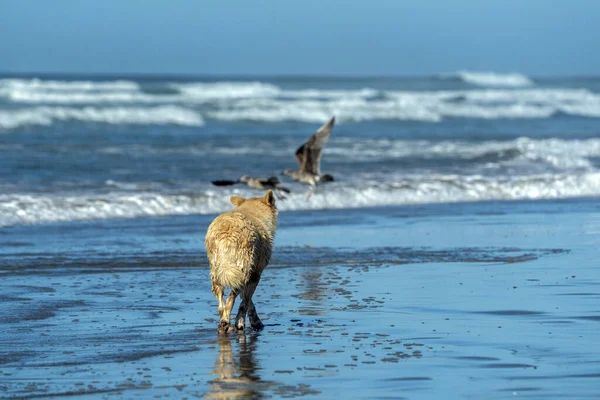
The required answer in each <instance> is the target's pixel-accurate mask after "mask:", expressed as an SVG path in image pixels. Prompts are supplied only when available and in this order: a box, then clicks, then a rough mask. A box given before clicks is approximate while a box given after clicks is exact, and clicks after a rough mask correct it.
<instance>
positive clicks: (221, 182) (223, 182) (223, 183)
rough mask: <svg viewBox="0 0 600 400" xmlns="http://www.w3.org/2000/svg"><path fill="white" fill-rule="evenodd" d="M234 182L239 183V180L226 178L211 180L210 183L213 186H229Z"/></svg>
mask: <svg viewBox="0 0 600 400" xmlns="http://www.w3.org/2000/svg"><path fill="white" fill-rule="evenodd" d="M236 183H239V182H238V181H228V180H219V181H212V184H213V185H215V186H231V185H235V184H236Z"/></svg>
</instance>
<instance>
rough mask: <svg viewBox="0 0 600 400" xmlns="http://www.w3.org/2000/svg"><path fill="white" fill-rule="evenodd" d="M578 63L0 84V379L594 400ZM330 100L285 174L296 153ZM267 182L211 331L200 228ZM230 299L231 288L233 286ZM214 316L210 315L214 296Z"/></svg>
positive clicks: (585, 108) (218, 393) (50, 394)
mask: <svg viewBox="0 0 600 400" xmlns="http://www.w3.org/2000/svg"><path fill="white" fill-rule="evenodd" d="M599 93H600V79H598V78H595V77H586V76H574V77H559V78H550V77H545V78H544V77H535V76H533V77H532V76H526V75H523V74H520V73H510V74H506V73H505V74H502V73H493V72H482V71H479V72H478V71H457V72H454V73H449V74H438V75H432V76H422V77H371V78H370V77H362V78H351V77H333V76H325V77H317V76H263V77H242V76H225V75H223V76H219V77H218V78H216V77H202V76H196V77H194V76H161V75H157V76H145V75H137V76H136V75H132V76H126V75H123V76H121V75H119V76H115V75H113V76H93V75H90V76H84V75H67V74H63V75H27V74H21V75H1V76H0V172H1V173H0V289H1V290H0V297H1V301H0V397H1V398H7V399H35V398H48V399H49V398H63V397H67V396H68V397H73V398H78V399H79V398H81V399H94V400H95V399H105V398H106V399H109V398H110V399H112V398H120V399H132V398H133V399H135V398H141V399H146V398H175V399H192V398H291V397H307V398H316V399H330V398H336V397H340V398H348V399H384V398H386V399H387V398H393V399H402V398H405V399H427V400H429V399H439V398H444V399H452V398H456V399H504V398H515V397H526V398H534V399H544V400H545V399H552V398H568V399H572V398H577V399H583V398H597V397H598V387H599V385H598V382H599V378H600V368H599V367H598V366H599V365H600V353H599V352H598V351H597V350H596V349H597V348H598V347H599V345H600V333H598V332H599V330H598V323H599V322H600V311H599V308H598V298H599V297H600V291H599V290H598V287H599V286H598V285H599V284H600V272H598V271H599V270H598V268H597V260H598V259H599V255H600V254H599V250H598V249H599V248H600V246H599V244H600V139H598V137H599V134H600V132H599V131H598V126H599V125H598V118H599V117H600V94H599ZM332 116H335V117H336V123H335V126H334V128H333V131H332V133H331V135H330V137H329V141H328V142H327V144H326V145H325V146H324V147H323V149H322V154H321V174H330V175H332V176H333V177H334V181H333V182H328V183H324V184H319V185H317V187H316V189H315V190H314V193H313V194H312V196H311V198H310V201H307V199H306V197H307V192H308V187H307V186H306V185H303V184H300V183H298V182H295V181H293V180H291V179H289V178H288V177H286V176H285V175H282V173H283V171H284V170H286V169H290V168H292V169H293V168H297V167H298V164H297V162H296V159H295V153H296V151H297V149H298V148H299V146H301V145H302V144H303V143H305V142H306V141H307V140H308V139H309V137H310V136H311V135H312V134H313V133H314V132H315V131H316V130H317V129H318V127H319V126H321V125H322V124H323V123H325V122H326V121H328V120H329V119H330V118H331V117H332ZM242 175H249V176H251V177H263V178H269V177H276V178H278V179H279V180H280V181H281V185H282V186H284V187H286V188H288V189H289V190H290V193H289V194H286V195H285V198H278V199H277V207H278V210H279V226H278V230H277V235H276V238H275V243H274V246H275V247H274V253H273V257H272V260H271V263H270V265H269V266H268V267H267V269H266V270H265V271H264V273H263V275H262V278H261V282H260V284H259V286H258V289H257V291H256V293H255V295H254V302H255V303H256V306H257V311H258V314H259V315H260V317H261V319H262V320H263V322H264V323H265V324H266V326H265V328H264V330H262V331H260V332H255V331H252V330H248V331H246V332H240V333H238V332H229V333H228V334H227V335H219V334H218V333H217V325H218V312H217V300H216V299H215V298H214V296H213V295H212V293H211V284H210V278H209V270H208V260H207V257H206V252H205V248H204V235H205V233H206V229H207V227H208V225H209V224H210V222H211V221H212V220H213V219H214V218H215V216H216V215H218V214H219V213H222V212H225V211H228V210H231V209H232V208H233V205H232V204H231V202H230V197H231V196H234V195H235V196H243V197H255V196H264V191H260V190H253V189H251V188H249V187H248V186H245V185H242V184H234V185H232V186H215V185H213V184H212V183H211V182H212V181H215V180H229V181H232V182H235V181H236V180H238V179H239V178H240V177H241V176H242ZM238 305H239V299H238ZM235 310H236V309H234V311H235Z"/></svg>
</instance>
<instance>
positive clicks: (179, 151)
mask: <svg viewBox="0 0 600 400" xmlns="http://www.w3.org/2000/svg"><path fill="white" fill-rule="evenodd" d="M331 116H336V118H337V124H336V126H335V128H334V131H333V134H332V136H331V139H330V141H329V143H328V144H327V146H326V148H325V150H324V153H323V158H322V172H323V173H330V174H332V175H333V176H334V177H335V178H336V181H335V182H333V183H331V184H327V185H322V186H320V187H319V189H318V190H317V191H316V193H315V196H314V198H312V199H311V200H310V201H308V202H307V201H306V200H305V197H306V187H303V186H301V185H300V184H296V183H293V182H289V181H288V180H287V179H286V177H283V176H281V172H282V171H283V170H284V169H286V168H295V167H296V161H295V159H294V152H295V150H296V148H297V147H298V146H300V145H301V144H302V143H303V142H304V141H305V140H306V139H307V138H308V137H309V136H310V135H312V133H314V131H315V130H316V129H317V128H318V127H319V126H320V125H321V124H322V123H324V122H326V121H327V120H328V119H329V118H330V117H331ZM599 122H600V78H585V77H580V78H578V77H576V78H556V79H551V78H543V79H542V78H539V79H538V78H530V77H527V76H524V75H521V74H493V73H483V72H479V73H478V72H466V71H461V72H457V73H453V74H440V75H439V76H433V77H426V78H334V77H331V78H324V77H321V78H317V77H315V78H295V77H284V78H278V77H272V78H235V77H220V78H219V79H218V80H217V79H215V78H194V79H192V78H190V79H184V78H167V77H165V78H161V77H148V78H146V77H118V78H117V77H110V78H107V77H86V76H60V77H42V78H39V77H14V76H13V77H0V171H2V178H1V179H0V226H13V225H19V224H35V223H45V222H57V221H63V222H68V221H76V220H88V219H113V218H133V217H139V216H156V215H173V214H211V213H217V212H222V211H224V210H227V209H228V207H229V200H228V197H229V195H231V194H232V193H236V194H241V195H246V196H250V195H252V194H253V193H255V192H252V191H250V190H249V189H245V188H243V187H235V186H234V187H229V188H221V187H215V186H213V185H211V183H210V182H211V181H212V180H215V179H234V180H235V179H237V178H238V177H239V176H241V175H252V176H259V177H260V176H264V177H268V176H278V177H279V178H280V179H281V181H282V182H283V183H284V184H285V185H287V186H289V188H290V189H291V190H292V194H291V195H290V196H289V197H288V198H287V199H286V200H285V201H281V202H280V205H279V207H280V209H281V210H303V209H330V208H357V207H369V206H384V205H403V204H424V203H446V202H460V201H482V200H519V199H561V198H571V197H586V196H598V195H599V194H600V136H599V135H600V123H599Z"/></svg>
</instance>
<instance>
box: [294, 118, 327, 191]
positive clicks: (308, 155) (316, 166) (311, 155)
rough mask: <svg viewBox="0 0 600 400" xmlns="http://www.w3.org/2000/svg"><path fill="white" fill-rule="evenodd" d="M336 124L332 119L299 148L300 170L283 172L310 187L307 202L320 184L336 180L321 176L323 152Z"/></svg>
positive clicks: (297, 156) (297, 152) (297, 159)
mask: <svg viewBox="0 0 600 400" xmlns="http://www.w3.org/2000/svg"><path fill="white" fill-rule="evenodd" d="M334 124H335V117H332V118H331V119H330V120H329V121H328V122H327V123H326V124H324V125H323V126H321V127H320V128H319V129H318V130H317V132H315V134H314V135H312V136H311V137H310V139H308V140H307V141H306V143H304V144H303V145H302V146H300V147H298V150H296V161H298V170H294V169H286V170H285V171H283V173H284V174H285V175H288V176H290V177H292V179H295V180H297V181H298V182H301V183H305V184H307V185H310V190H309V192H308V194H307V196H306V200H309V199H310V196H311V195H312V193H313V192H314V191H315V188H316V186H317V184H318V183H325V182H332V181H333V180H334V179H333V176H331V175H329V174H325V175H321V151H322V149H323V146H325V144H326V143H327V141H328V140H329V135H330V134H331V130H332V129H333V125H334Z"/></svg>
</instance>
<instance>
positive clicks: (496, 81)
mask: <svg viewBox="0 0 600 400" xmlns="http://www.w3.org/2000/svg"><path fill="white" fill-rule="evenodd" d="M443 77H452V78H456V79H459V80H461V81H463V82H466V83H470V84H472V85H477V86H504V87H524V86H532V85H533V84H534V83H533V81H532V80H531V79H530V78H528V77H527V76H525V75H523V74H519V73H516V72H513V73H506V74H501V73H497V72H487V71H466V70H462V71H457V72H455V73H454V74H449V75H445V76H443Z"/></svg>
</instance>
